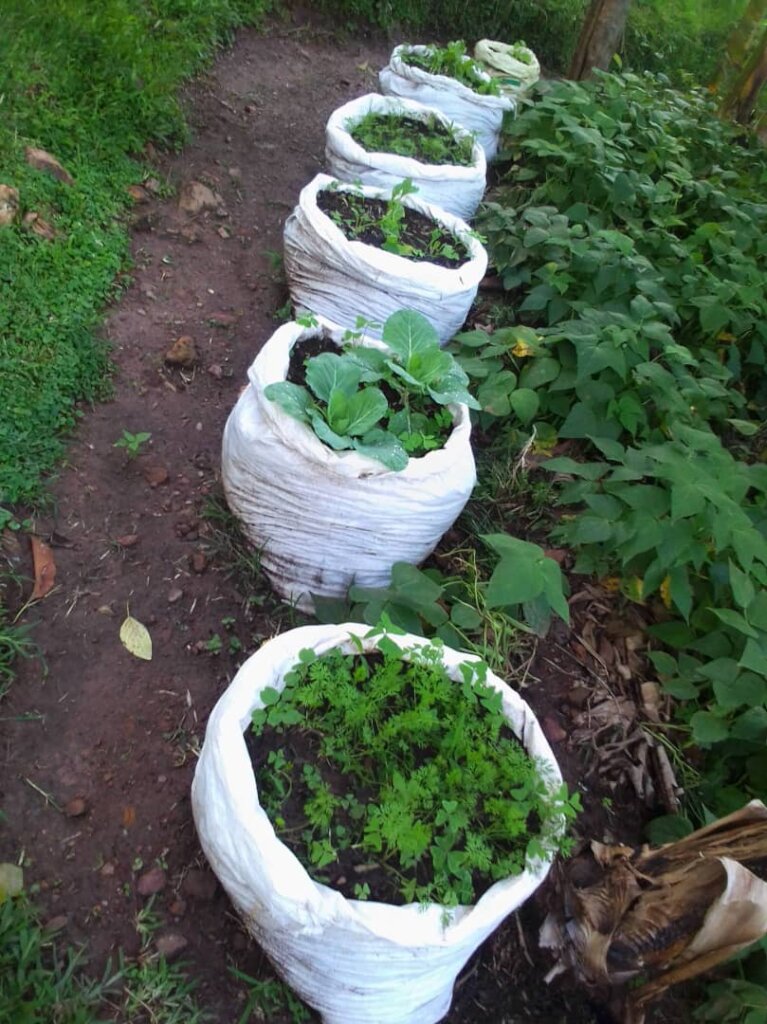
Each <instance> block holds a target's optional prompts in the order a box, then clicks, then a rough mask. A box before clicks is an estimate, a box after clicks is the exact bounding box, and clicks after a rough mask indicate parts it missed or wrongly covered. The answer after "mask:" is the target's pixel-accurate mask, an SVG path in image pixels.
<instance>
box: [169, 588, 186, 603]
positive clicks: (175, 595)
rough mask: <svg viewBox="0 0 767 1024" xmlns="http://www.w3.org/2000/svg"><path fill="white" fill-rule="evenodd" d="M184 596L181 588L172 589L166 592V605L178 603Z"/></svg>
mask: <svg viewBox="0 0 767 1024" xmlns="http://www.w3.org/2000/svg"><path fill="white" fill-rule="evenodd" d="M183 596H184V591H183V590H182V589H181V587H173V588H172V589H171V590H169V591H168V604H175V603H176V601H180V600H181V598H182V597H183Z"/></svg>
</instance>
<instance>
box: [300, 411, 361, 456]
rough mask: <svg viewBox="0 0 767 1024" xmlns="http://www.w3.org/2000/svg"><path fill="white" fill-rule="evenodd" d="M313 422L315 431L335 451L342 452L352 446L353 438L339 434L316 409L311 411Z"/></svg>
mask: <svg viewBox="0 0 767 1024" xmlns="http://www.w3.org/2000/svg"><path fill="white" fill-rule="evenodd" d="M310 415H311V424H312V427H313V428H314V433H315V434H316V435H317V437H318V438H319V439H320V441H324V442H325V444H326V445H328V446H329V447H330V448H332V449H333V451H336V452H340V451H343V450H344V449H345V448H349V447H351V438H349V437H345V436H342V435H341V434H337V433H336V432H335V430H333V429H332V428H331V427H330V426H329V424H328V423H327V422H326V421H325V420H324V419H323V418H322V416H321V415H320V413H319V412H317V410H316V409H312V411H311V414H310Z"/></svg>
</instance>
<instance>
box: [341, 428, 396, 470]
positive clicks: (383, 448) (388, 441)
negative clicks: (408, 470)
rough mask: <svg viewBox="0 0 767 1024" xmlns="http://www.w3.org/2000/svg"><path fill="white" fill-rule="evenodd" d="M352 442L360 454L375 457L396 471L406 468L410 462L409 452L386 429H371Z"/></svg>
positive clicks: (377, 460) (370, 457)
mask: <svg viewBox="0 0 767 1024" xmlns="http://www.w3.org/2000/svg"><path fill="white" fill-rule="evenodd" d="M352 443H353V445H354V447H355V448H356V450H357V451H358V452H359V453H360V455H366V456H367V457H368V458H369V459H375V460H376V462H380V463H382V464H383V465H384V466H386V468H387V469H393V470H395V472H399V471H400V470H402V469H405V467H406V466H407V464H408V462H409V456H408V453H407V452H406V451H405V449H404V448H403V447H402V445H401V443H400V441H399V439H398V438H396V437H394V435H393V434H388V433H387V432H386V431H385V430H375V429H374V430H369V431H368V432H367V434H365V435H363V437H361V438H357V437H355V438H354V439H353V442H352Z"/></svg>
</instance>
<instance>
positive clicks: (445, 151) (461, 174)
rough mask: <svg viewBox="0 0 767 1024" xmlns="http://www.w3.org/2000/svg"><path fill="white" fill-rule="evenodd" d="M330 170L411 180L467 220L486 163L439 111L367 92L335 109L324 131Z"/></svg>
mask: <svg viewBox="0 0 767 1024" xmlns="http://www.w3.org/2000/svg"><path fill="white" fill-rule="evenodd" d="M325 159H326V161H327V165H328V171H329V172H330V174H331V175H332V176H333V177H334V178H338V180H339V181H350V182H356V181H359V182H361V183H362V184H363V185H373V186H374V187H376V188H388V189H391V188H393V187H394V186H396V185H398V184H399V183H400V182H401V181H403V180H404V179H405V178H409V179H410V180H411V181H412V182H413V185H415V187H416V188H417V189H418V193H417V194H418V197H419V198H420V199H422V200H423V201H424V202H427V203H431V204H433V205H434V206H439V207H440V208H441V209H442V210H447V212H448V213H454V214H455V215H456V216H457V217H462V218H463V219H464V220H470V219H471V218H472V217H473V216H474V213H475V211H476V209H477V206H479V203H480V200H481V199H482V195H483V193H484V191H485V176H486V172H487V164H486V161H485V153H484V150H483V149H482V147H481V146H480V145H479V144H478V143H477V142H476V141H475V139H474V136H473V135H472V133H471V132H469V131H467V130H466V129H465V128H461V127H459V126H458V125H455V124H453V123H452V122H451V120H450V118H449V117H447V116H446V115H445V114H443V113H441V112H440V111H439V110H434V109H432V108H430V107H424V106H423V104H421V103H415V102H413V101H412V100H403V99H400V98H399V97H396V96H379V95H378V93H371V94H370V95H368V96H361V97H360V98H359V99H356V100H352V101H351V102H350V103H345V104H344V105H343V106H342V107H339V108H338V110H334V111H333V113H332V114H331V115H330V119H329V121H328V123H327V127H326V129H325Z"/></svg>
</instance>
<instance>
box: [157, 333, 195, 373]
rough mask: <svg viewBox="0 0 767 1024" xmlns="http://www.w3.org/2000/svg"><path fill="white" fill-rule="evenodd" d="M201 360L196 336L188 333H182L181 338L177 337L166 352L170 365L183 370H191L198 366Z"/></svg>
mask: <svg viewBox="0 0 767 1024" xmlns="http://www.w3.org/2000/svg"><path fill="white" fill-rule="evenodd" d="M199 361H200V360H199V356H198V355H197V346H196V345H195V343H194V338H192V337H190V336H189V335H188V334H182V335H181V337H180V338H176V340H175V341H174V342H173V344H172V345H171V347H170V348H169V349H168V351H167V352H166V353H165V362H166V363H167V364H168V366H178V367H179V368H180V369H182V370H191V369H192V368H193V367H195V366H197V363H198V362H199Z"/></svg>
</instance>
